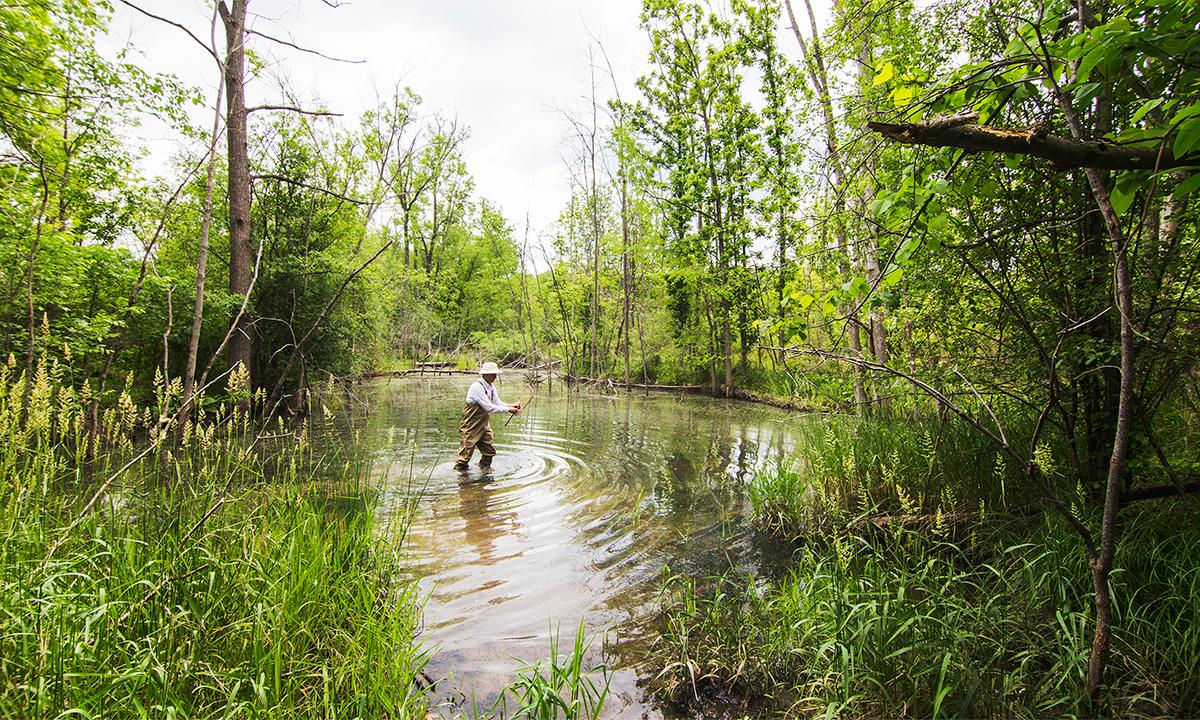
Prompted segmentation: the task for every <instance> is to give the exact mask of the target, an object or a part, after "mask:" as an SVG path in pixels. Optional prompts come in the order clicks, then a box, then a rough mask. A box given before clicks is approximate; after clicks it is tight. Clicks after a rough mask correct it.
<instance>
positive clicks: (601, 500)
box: [335, 376, 804, 717]
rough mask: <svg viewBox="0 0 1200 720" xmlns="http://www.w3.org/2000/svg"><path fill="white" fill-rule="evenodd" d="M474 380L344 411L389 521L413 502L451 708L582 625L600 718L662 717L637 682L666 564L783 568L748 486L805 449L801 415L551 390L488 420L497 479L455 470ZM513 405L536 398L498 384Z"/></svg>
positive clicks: (366, 393) (389, 393) (400, 390)
mask: <svg viewBox="0 0 1200 720" xmlns="http://www.w3.org/2000/svg"><path fill="white" fill-rule="evenodd" d="M472 381H473V378H471V377H466V376H452V377H449V378H447V377H442V378H438V379H427V380H419V379H405V380H393V381H391V382H378V383H373V384H369V385H366V386H360V387H356V388H355V389H354V392H353V398H352V399H351V400H350V401H348V402H346V403H344V404H342V406H341V408H340V409H339V410H338V412H337V413H336V417H337V419H336V420H335V422H337V423H338V424H340V425H343V429H349V428H353V429H354V430H355V431H356V432H357V435H358V438H359V442H360V443H361V444H362V445H363V446H364V447H365V449H366V450H367V451H368V452H369V453H370V455H371V456H372V465H373V467H374V472H376V473H377V474H378V475H380V476H381V477H382V478H383V480H384V487H385V495H384V506H383V512H385V513H389V512H392V513H394V512H395V511H396V508H398V507H401V506H403V505H404V504H406V503H410V502H413V503H416V507H417V512H416V514H415V520H414V521H413V525H412V527H411V530H410V532H409V535H408V547H409V549H410V550H411V552H412V556H413V564H414V567H413V570H414V572H415V573H416V574H417V575H418V576H419V577H420V578H421V582H422V584H423V585H424V587H425V589H426V590H427V591H428V593H429V599H428V603H427V605H426V606H425V627H426V633H425V640H426V642H427V643H429V644H430V645H431V646H432V647H435V648H436V649H437V653H436V655H434V657H433V660H432V662H431V664H430V666H429V668H428V670H427V672H428V674H429V675H430V676H431V677H433V678H435V679H438V685H437V693H438V697H439V699H440V700H441V701H442V702H443V708H442V709H443V712H444V713H445V714H450V713H453V712H454V710H455V709H456V705H455V704H457V709H459V710H466V709H469V707H470V702H471V698H472V697H474V698H475V700H476V701H477V702H478V703H480V704H481V705H482V706H487V705H489V704H490V703H491V702H492V701H493V700H494V699H495V698H496V697H497V695H498V694H499V692H500V689H501V688H502V687H503V686H504V685H505V684H506V683H508V682H509V681H511V680H512V678H513V672H514V670H515V669H516V668H518V667H519V666H520V665H521V664H522V663H523V662H527V661H536V660H538V659H540V658H544V657H547V656H548V655H549V652H550V639H549V638H550V634H551V632H552V631H553V630H555V629H556V628H561V635H562V641H561V642H562V646H563V648H564V650H567V649H569V647H570V642H571V640H572V639H573V637H574V633H575V629H576V628H577V627H578V625H579V623H580V621H581V620H582V621H583V622H584V623H585V624H586V625H587V628H588V631H589V634H591V635H592V636H594V637H595V638H596V639H595V641H594V642H593V651H592V655H593V658H592V659H594V660H596V661H599V660H604V661H605V662H606V663H608V664H609V665H610V666H611V667H615V668H616V671H615V673H614V674H613V677H612V686H611V687H612V692H613V695H612V697H611V698H610V700H609V701H608V703H607V706H606V708H607V711H606V713H605V714H606V715H609V716H612V717H660V716H662V714H663V712H664V711H663V710H662V709H660V708H658V707H656V706H655V704H654V703H653V701H652V700H651V699H649V698H647V697H645V695H644V693H643V692H642V691H641V689H640V688H639V686H638V684H637V681H638V679H639V676H640V675H645V674H646V673H647V672H649V671H648V670H647V669H646V668H645V667H642V665H641V660H642V656H641V651H642V650H643V649H644V648H645V647H647V646H648V644H649V643H650V642H652V640H653V632H654V630H653V622H652V621H653V615H654V612H655V610H656V608H657V601H658V597H657V591H658V588H659V585H660V582H661V580H662V578H663V573H664V567H669V568H670V569H671V570H672V571H674V572H683V573H688V574H712V573H718V572H722V571H725V570H728V569H730V568H731V567H735V568H738V569H742V570H748V571H752V572H757V573H762V574H771V573H772V572H774V571H775V570H777V569H778V568H779V567H780V565H781V563H782V562H783V561H784V559H785V555H786V552H787V550H786V548H783V547H780V546H779V545H778V544H777V543H773V542H771V541H770V540H769V539H767V538H765V537H763V536H761V535H760V534H759V533H757V532H756V531H755V529H754V528H753V527H752V526H751V525H750V524H749V522H748V519H749V518H748V516H749V506H748V502H747V500H746V498H745V495H744V488H745V485H746V483H747V482H748V481H749V479H750V477H751V476H752V475H753V473H754V472H755V470H756V469H757V468H760V467H762V466H763V465H764V464H766V463H768V462H771V461H772V460H773V459H774V458H777V457H779V456H780V455H781V454H784V453H787V452H789V451H790V450H791V448H792V447H793V446H794V443H795V442H797V440H798V438H797V435H796V431H795V428H796V427H797V426H798V424H799V423H801V422H804V420H803V419H802V418H799V417H797V416H795V415H791V416H789V415H788V414H786V413H784V412H782V411H778V410H775V409H773V408H766V407H761V406H756V405H752V404H748V403H743V402H736V401H732V402H730V401H718V400H712V399H707V398H702V397H694V396H688V397H682V396H676V395H666V394H654V395H650V396H645V395H634V396H632V397H630V396H626V395H624V394H618V395H608V396H605V395H599V394H591V393H584V392H578V391H572V392H566V391H564V389H563V388H562V387H561V385H559V384H555V385H554V386H553V387H552V388H547V386H546V385H545V384H543V385H542V386H541V387H540V388H539V389H538V391H537V392H536V394H533V400H532V402H530V403H529V406H528V410H527V411H526V412H525V413H522V415H521V416H519V417H516V418H514V419H513V420H512V421H511V422H509V423H508V424H507V425H506V424H505V418H506V417H507V416H494V417H493V419H492V427H493V429H494V432H495V436H496V438H495V440H496V442H495V444H496V448H497V451H498V455H497V456H496V458H495V462H494V463H493V466H492V468H491V469H490V470H489V471H483V470H481V469H480V468H479V467H478V465H477V460H478V456H476V460H475V462H473V464H472V467H471V470H470V471H469V472H466V473H460V472H457V471H455V470H454V469H453V467H452V463H453V459H454V453H455V451H456V450H457V443H458V433H457V428H458V421H459V417H460V415H461V411H462V406H463V396H464V395H465V393H466V389H467V387H468V386H469V384H470V383H471V382H472ZM497 387H498V389H499V392H500V396H501V398H502V399H503V400H505V401H507V402H514V401H516V400H518V399H525V398H526V397H528V396H529V395H530V394H531V393H532V391H531V390H529V389H527V388H526V387H525V385H524V379H523V378H521V377H520V376H514V377H510V378H506V379H505V378H502V379H501V381H500V382H499V383H498V384H497Z"/></svg>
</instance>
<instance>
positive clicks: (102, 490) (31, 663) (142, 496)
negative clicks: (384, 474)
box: [0, 365, 427, 718]
mask: <svg viewBox="0 0 1200 720" xmlns="http://www.w3.org/2000/svg"><path fill="white" fill-rule="evenodd" d="M63 372H64V371H63V370H62V369H61V368H58V367H56V366H53V365H51V366H43V367H42V369H41V370H40V371H39V376H38V377H37V378H36V380H35V382H34V383H33V393H32V395H33V402H31V403H30V406H29V411H28V412H22V408H21V404H22V389H23V379H22V378H19V377H17V378H13V377H11V376H10V373H9V372H8V371H7V370H3V369H0V508H2V518H3V519H2V520H0V713H2V714H3V715H4V716H6V717H19V718H57V717H65V716H68V715H70V716H78V717H118V718H119V717H153V718H163V717H167V718H185V717H197V718H199V717H204V718H210V717H238V718H242V717H255V718H273V717H298V716H304V717H326V718H336V717H410V716H418V715H422V713H423V711H424V708H425V703H426V698H425V691H424V689H423V686H422V680H421V670H422V668H423V666H424V664H425V662H426V660H427V653H426V651H425V649H424V648H423V647H422V645H421V643H420V642H419V639H418V630H419V618H420V610H421V597H420V595H419V594H418V592H417V589H416V586H415V584H414V583H413V582H411V581H410V580H409V579H407V577H406V576H405V575H404V574H402V572H401V571H402V567H403V564H402V563H403V558H402V556H401V554H400V550H399V548H400V541H401V539H402V537H403V533H404V530H405V523H404V521H403V520H401V521H398V522H396V523H395V524H393V525H391V526H383V525H382V524H381V522H380V521H379V520H378V519H377V518H376V515H375V513H374V503H375V497H376V495H375V493H374V492H373V490H372V488H371V487H370V484H369V482H368V480H367V479H368V477H369V468H368V467H367V466H366V465H365V464H363V463H361V462H357V461H355V460H354V459H353V451H352V450H348V451H347V453H346V455H345V456H342V457H334V458H330V457H327V456H321V457H317V456H316V455H315V454H314V452H313V450H312V444H311V443H310V442H309V438H308V437H307V433H308V431H307V429H306V428H304V427H299V428H286V427H284V426H283V425H282V424H277V425H273V426H271V427H268V428H265V429H264V428H262V427H259V426H257V425H256V424H255V423H253V422H252V421H251V420H250V418H249V417H248V416H247V415H246V414H245V413H244V412H242V411H240V410H238V409H236V408H233V407H220V406H218V407H215V408H210V409H209V410H207V411H205V412H203V413H201V414H200V418H199V420H198V421H197V422H194V423H192V422H189V423H188V424H187V425H185V426H184V427H175V426H173V425H172V423H171V422H170V419H169V418H170V414H169V413H165V412H163V411H162V408H167V407H170V403H171V400H172V397H173V394H174V393H177V389H172V387H171V386H167V388H166V389H164V391H163V392H161V393H160V395H159V398H158V403H159V404H158V405H156V407H155V408H141V407H137V406H136V405H134V404H133V402H132V401H131V400H130V399H129V393H128V392H123V393H121V395H120V396H119V398H118V399H117V401H116V403H115V404H114V406H113V408H111V409H109V410H106V411H104V412H103V413H102V415H101V432H100V433H99V437H98V438H97V444H98V448H99V452H98V453H97V455H96V459H95V460H94V461H92V462H88V461H86V460H85V454H86V450H85V447H84V446H85V445H86V442H87V437H86V436H87V433H86V410H87V404H88V401H89V398H88V397H87V393H86V391H84V392H76V391H74V390H72V389H71V387H70V385H69V384H67V383H64V382H62V374H63Z"/></svg>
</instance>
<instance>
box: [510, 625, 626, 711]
mask: <svg viewBox="0 0 1200 720" xmlns="http://www.w3.org/2000/svg"><path fill="white" fill-rule="evenodd" d="M559 638H560V635H559V632H558V631H557V630H552V631H551V632H550V655H549V658H548V659H547V660H545V661H543V662H537V663H534V664H532V665H527V666H525V667H524V668H522V669H520V670H519V671H518V672H517V679H516V680H515V681H513V682H512V683H511V684H510V685H509V686H508V687H507V688H505V691H504V694H503V695H502V696H501V699H500V705H499V706H498V707H497V708H493V715H499V716H501V717H503V716H505V711H506V708H505V707H504V706H505V705H506V704H507V701H508V698H509V697H511V698H512V699H513V701H514V705H515V706H516V709H515V710H514V711H513V713H512V715H511V717H513V718H530V720H559V719H560V718H561V719H562V720H581V719H582V720H596V719H597V718H600V717H603V715H602V713H603V711H604V703H605V701H606V700H607V699H608V691H609V675H608V669H607V668H606V667H605V666H604V665H603V664H599V665H595V666H592V667H588V666H586V665H585V664H584V662H585V656H586V655H587V652H588V649H589V647H590V643H589V642H588V640H587V635H586V632H585V629H584V625H583V623H582V622H580V624H579V629H578V630H577V631H576V633H575V641H574V643H573V644H572V645H571V651H570V653H563V652H562V650H561V646H560V643H559Z"/></svg>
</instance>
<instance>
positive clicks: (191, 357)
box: [180, 83, 225, 427]
mask: <svg viewBox="0 0 1200 720" xmlns="http://www.w3.org/2000/svg"><path fill="white" fill-rule="evenodd" d="M224 96H225V85H224V83H217V101H216V104H215V105H214V107H215V108H216V110H215V112H214V113H213V129H212V138H211V140H210V142H209V146H208V174H207V176H206V177H205V180H204V212H203V214H202V215H201V217H200V247H199V249H198V250H197V253H196V300H195V303H194V304H193V306H192V331H191V334H190V335H189V336H188V352H187V359H186V365H185V368H184V371H183V398H182V400H181V401H180V412H181V413H185V414H186V413H190V412H191V404H192V395H193V393H194V392H195V388H196V361H197V356H198V355H199V353H200V327H201V324H202V323H203V321H204V279H205V275H206V271H207V268H208V240H209V234H210V233H211V231H212V201H213V184H214V176H215V175H216V168H217V137H218V134H219V133H220V130H221V103H222V102H223V100H224ZM182 419H183V418H182V417H181V418H180V420H182ZM182 424H183V423H182V422H181V423H180V426H181V427H182Z"/></svg>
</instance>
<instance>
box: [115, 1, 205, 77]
mask: <svg viewBox="0 0 1200 720" xmlns="http://www.w3.org/2000/svg"><path fill="white" fill-rule="evenodd" d="M120 2H121V4H123V5H126V6H128V7H130V8H132V9H134V10H136V11H138V12H140V13H141V14H143V15H145V16H146V17H148V18H151V19H153V20H158V21H159V22H164V23H166V24H168V25H173V26H174V27H177V28H179V29H180V30H182V31H184V32H185V33H187V35H188V37H190V38H191V39H193V40H195V41H196V44H197V45H199V46H200V47H202V48H204V50H205V51H206V52H207V53H208V54H209V55H211V56H212V59H213V60H215V61H216V62H217V65H221V58H220V57H218V56H217V51H216V50H213V49H212V48H211V47H209V46H208V45H205V44H204V42H203V41H202V40H201V39H200V38H198V37H196V35H195V34H194V33H192V31H191V30H188V29H187V28H186V27H185V26H184V25H182V24H180V23H177V22H175V21H174V20H170V19H167V18H165V17H163V16H161V15H155V14H154V13H152V12H150V11H149V10H145V9H143V8H141V7H139V6H137V5H135V4H133V3H131V2H130V1H129V0H120Z"/></svg>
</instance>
